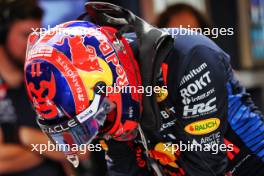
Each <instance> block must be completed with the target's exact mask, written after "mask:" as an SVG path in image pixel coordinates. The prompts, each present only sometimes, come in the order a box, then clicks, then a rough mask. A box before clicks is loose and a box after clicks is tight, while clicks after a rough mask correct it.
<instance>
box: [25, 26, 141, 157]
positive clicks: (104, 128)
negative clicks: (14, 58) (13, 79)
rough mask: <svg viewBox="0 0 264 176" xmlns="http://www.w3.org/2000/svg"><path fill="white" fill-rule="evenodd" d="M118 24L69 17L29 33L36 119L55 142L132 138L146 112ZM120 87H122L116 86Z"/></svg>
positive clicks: (28, 73)
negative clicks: (99, 138) (49, 27)
mask: <svg viewBox="0 0 264 176" xmlns="http://www.w3.org/2000/svg"><path fill="white" fill-rule="evenodd" d="M116 32H117V30H116V29H114V28H111V27H106V26H102V27H100V26H97V25H95V24H93V23H90V22H88V21H69V22H66V23H63V24H60V25H57V26H56V27H54V28H51V29H49V30H47V31H41V32H38V33H36V32H33V33H32V34H31V35H30V36H29V39H28V46H27V54H26V62H25V66H24V71H25V72H24V73H25V84H26V88H27V92H28V96H29V99H30V101H31V103H32V105H33V107H34V109H35V111H36V113H37V117H36V120H37V123H38V124H39V126H40V128H41V129H42V131H43V132H44V133H46V134H47V135H48V137H49V138H50V140H51V141H52V142H53V143H58V144H67V145H69V146H70V147H69V148H68V149H67V150H66V149H65V151H63V152H64V153H65V154H66V155H67V156H70V155H72V156H73V155H74V154H75V153H76V152H73V151H72V150H71V147H73V146H75V145H78V146H80V145H82V144H88V143H90V142H91V141H92V140H93V139H94V138H95V137H96V136H103V137H112V138H114V139H115V140H120V141H124V140H131V139H133V138H134V137H135V136H136V131H137V125H138V121H139V118H140V116H141V112H142V110H141V109H142V105H141V99H142V97H141V95H140V94H138V93H137V91H133V92H129V91H123V92H122V90H123V89H122V90H121V91H120V88H124V87H134V88H135V89H137V88H138V85H140V84H141V80H140V76H139V68H138V65H137V62H136V60H135V58H134V55H133V52H132V50H131V48H130V46H129V43H128V41H127V40H126V39H125V38H124V37H122V36H119V37H117V36H116V35H115V33H116ZM117 88H118V89H117Z"/></svg>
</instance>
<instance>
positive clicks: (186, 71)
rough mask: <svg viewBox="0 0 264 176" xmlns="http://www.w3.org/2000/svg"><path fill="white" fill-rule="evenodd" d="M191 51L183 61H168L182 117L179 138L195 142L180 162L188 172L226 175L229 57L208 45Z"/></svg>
mask: <svg viewBox="0 0 264 176" xmlns="http://www.w3.org/2000/svg"><path fill="white" fill-rule="evenodd" d="M188 53H189V54H187V55H186V57H185V58H184V59H182V61H171V63H169V65H170V67H171V68H169V75H174V76H172V77H171V78H168V79H169V81H168V89H169V94H171V96H172V100H173V101H174V104H175V107H176V111H177V117H178V118H179V120H178V123H177V125H178V129H179V130H178V131H177V132H178V140H179V142H181V143H182V144H191V145H192V148H191V149H190V148H189V149H188V150H184V151H182V152H181V157H180V162H181V164H182V166H183V168H184V169H185V170H186V172H187V174H188V175H203V176H207V175H208V176H209V175H224V173H225V168H226V165H227V159H226V150H227V149H226V146H225V145H224V140H223V139H224V133H225V130H226V124H227V120H226V119H227V109H228V106H227V102H228V99H227V91H226V82H227V73H226V69H227V68H226V66H225V62H226V58H225V55H224V54H222V53H220V52H217V51H215V50H213V49H211V48H208V47H205V46H197V47H195V48H193V49H192V50H191V51H190V52H188ZM176 62H177V63H176ZM179 63H180V65H181V67H179V66H178V65H179ZM175 68H177V69H175ZM175 70H177V73H178V74H177V75H175V73H176V72H175ZM195 145H196V146H195ZM193 146H195V147H196V148H195V147H193Z"/></svg>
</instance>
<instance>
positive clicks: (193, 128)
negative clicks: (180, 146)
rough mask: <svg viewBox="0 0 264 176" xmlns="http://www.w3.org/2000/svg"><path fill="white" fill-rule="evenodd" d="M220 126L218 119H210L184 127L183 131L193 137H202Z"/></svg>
mask: <svg viewBox="0 0 264 176" xmlns="http://www.w3.org/2000/svg"><path fill="white" fill-rule="evenodd" d="M219 125H220V120H219V119H218V118H210V119H206V120H200V121H197V122H193V123H191V124H189V125H187V126H185V128H184V130H185V131H186V132H187V133H190V134H193V135H204V134H208V133H210V132H213V131H215V130H216V129H217V128H218V127H219Z"/></svg>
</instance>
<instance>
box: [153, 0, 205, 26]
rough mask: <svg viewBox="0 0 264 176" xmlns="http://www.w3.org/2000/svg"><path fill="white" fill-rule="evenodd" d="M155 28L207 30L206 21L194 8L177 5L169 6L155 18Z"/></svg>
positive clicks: (181, 4)
mask: <svg viewBox="0 0 264 176" xmlns="http://www.w3.org/2000/svg"><path fill="white" fill-rule="evenodd" d="M156 25H157V27H159V28H165V27H168V28H171V27H180V26H181V27H183V28H202V29H204V28H208V27H210V24H209V22H208V20H207V19H206V18H205V17H204V16H203V14H202V13H200V12H199V11H198V10H196V9H195V8H194V7H192V6H190V5H187V4H183V3H179V4H175V5H172V6H169V7H168V8H167V9H166V10H164V12H163V13H161V14H160V15H159V17H158V18H157V23H156Z"/></svg>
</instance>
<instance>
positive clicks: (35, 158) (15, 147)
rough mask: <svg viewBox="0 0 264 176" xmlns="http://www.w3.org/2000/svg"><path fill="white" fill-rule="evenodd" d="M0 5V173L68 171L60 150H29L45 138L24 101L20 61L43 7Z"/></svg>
mask: <svg viewBox="0 0 264 176" xmlns="http://www.w3.org/2000/svg"><path fill="white" fill-rule="evenodd" d="M0 8H1V9H0V63H1V64H0V175H12V176H20V175H23V176H24V175H26V176H31V175H38V176H42V175H43V176H44V175H45V176H46V175H49V176H59V175H67V174H68V175H70V174H72V173H73V172H72V169H71V167H70V166H69V165H68V163H67V162H66V160H65V156H64V155H63V154H62V153H61V152H49V151H46V152H44V154H43V155H40V154H39V153H38V152H32V145H31V144H47V143H48V138H47V137H46V136H45V135H43V134H42V133H41V131H40V130H39V129H37V123H36V121H35V116H36V114H35V112H34V111H33V109H31V105H30V103H29V102H28V101H27V98H26V90H25V88H24V85H23V80H24V78H23V64H24V59H25V51H26V43H27V37H28V35H29V34H30V33H31V32H32V29H33V28H34V29H36V28H40V27H41V18H42V15H43V11H42V9H41V8H40V7H39V6H38V5H37V3H36V2H35V1H34V0H13V1H12V0H9V1H1V2H0Z"/></svg>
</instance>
